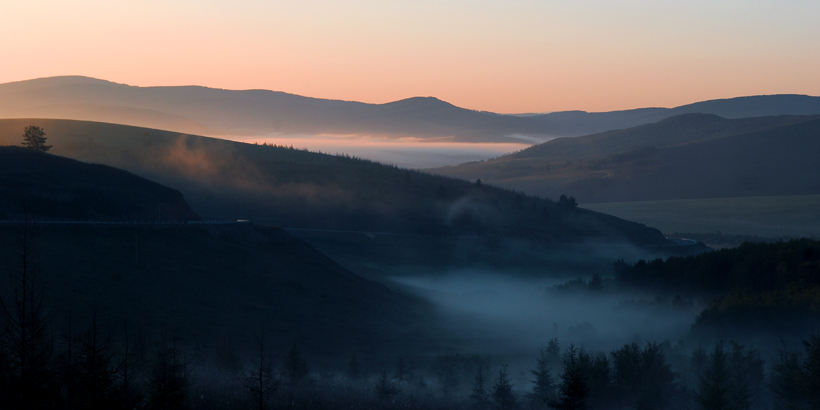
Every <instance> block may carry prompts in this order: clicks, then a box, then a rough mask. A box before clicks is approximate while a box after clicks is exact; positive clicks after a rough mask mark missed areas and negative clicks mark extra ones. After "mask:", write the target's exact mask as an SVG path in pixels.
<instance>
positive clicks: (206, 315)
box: [0, 224, 434, 357]
mask: <svg viewBox="0 0 820 410" xmlns="http://www.w3.org/2000/svg"><path fill="white" fill-rule="evenodd" d="M21 229H22V228H21V226H19V225H3V224H0V245H2V246H0V261H3V263H4V265H3V266H4V269H3V271H2V273H3V274H13V271H14V269H16V267H17V266H18V259H19V257H18V251H19V245H18V242H17V241H16V239H17V238H18V237H19V235H20V230H21ZM34 234H35V236H34V237H35V242H34V244H35V247H36V253H37V255H38V256H37V258H36V259H35V260H34V263H35V265H36V269H37V270H36V271H37V274H38V280H39V281H40V283H42V284H44V285H45V286H46V288H45V291H46V294H45V297H46V302H47V306H48V308H49V312H51V313H52V316H53V320H54V323H55V325H57V326H60V327H62V326H63V325H64V324H65V323H66V320H67V315H68V314H69V311H70V310H69V309H71V310H72V311H73V314H74V320H75V323H80V324H83V323H87V322H86V320H87V319H88V317H89V315H90V314H91V312H92V311H93V309H94V308H97V309H99V312H100V315H101V317H100V321H101V323H105V324H106V326H108V327H109V328H110V329H111V331H114V332H119V331H120V329H123V327H124V326H125V325H126V323H127V324H128V326H129V328H131V329H138V330H139V331H140V332H141V334H142V335H143V337H144V338H145V339H146V342H148V343H150V342H151V341H154V340H157V339H158V338H159V337H161V336H162V335H168V336H170V335H174V336H175V337H177V338H179V339H180V340H181V341H182V342H183V343H184V344H185V345H186V346H189V347H194V346H199V347H198V349H199V350H200V351H201V353H199V354H212V353H214V351H215V350H217V351H218V350H219V349H220V348H222V349H224V348H229V349H236V350H237V352H241V351H242V350H245V349H247V348H252V347H253V343H254V340H255V338H256V337H258V335H259V334H260V332H262V331H263V330H264V331H265V332H266V333H267V334H268V337H269V338H270V339H269V340H271V341H272V342H271V347H272V348H273V349H274V350H275V351H277V354H280V353H282V352H283V351H284V350H285V349H286V348H287V347H288V346H289V344H290V343H291V342H293V341H298V342H299V343H300V345H301V346H302V347H303V349H304V350H306V351H307V352H308V354H309V355H311V356H315V355H321V356H324V357H332V356H337V357H349V355H350V354H352V353H356V354H360V355H364V354H365V353H366V354H379V353H385V352H391V353H393V352H395V351H396V349H402V348H409V346H410V345H413V346H414V348H420V349H422V346H423V345H424V344H425V343H426V341H427V340H429V337H432V336H431V333H432V332H433V330H432V328H430V329H428V331H423V329H422V328H421V327H422V326H434V323H433V322H434V316H433V315H432V312H431V311H430V309H429V307H428V306H427V305H426V304H425V303H422V302H420V301H417V300H415V299H412V298H409V297H405V296H403V295H401V294H397V293H395V292H392V291H390V290H389V289H387V288H386V287H384V286H382V285H379V284H377V283H374V282H370V281H367V280H365V279H362V278H361V277H359V276H356V275H354V274H353V273H351V272H349V271H347V270H345V269H344V268H342V267H340V266H339V265H337V264H336V263H335V262H333V261H332V260H330V259H329V258H328V257H326V256H324V255H323V254H321V253H319V252H318V251H316V250H315V249H314V248H312V247H311V246H309V245H307V244H306V243H304V242H302V241H300V240H298V239H295V238H293V237H291V236H290V235H288V234H287V233H285V232H283V231H281V230H279V229H275V228H264V227H254V226H252V225H249V224H242V225H222V226H188V225H168V226H160V225H154V226H151V225H143V226H140V225H137V226H133V225H132V226H119V227H118V226H52V225H35V227H34ZM408 334H413V335H414V336H415V337H414V338H409V337H407V335H408ZM226 341H231V345H230V346H221V345H222V344H224V343H226ZM331 341H332V342H331ZM220 346H221V347H220Z"/></svg>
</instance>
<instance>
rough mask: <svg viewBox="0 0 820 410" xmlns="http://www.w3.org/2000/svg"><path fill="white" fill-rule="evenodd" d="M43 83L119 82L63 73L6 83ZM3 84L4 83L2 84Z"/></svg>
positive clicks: (52, 84)
mask: <svg viewBox="0 0 820 410" xmlns="http://www.w3.org/2000/svg"><path fill="white" fill-rule="evenodd" d="M26 83H28V84H35V83H36V84H41V85H51V86H54V85H74V84H117V83H114V82H112V81H107V80H101V79H99V78H93V77H86V76H82V75H61V76H54V77H41V78H33V79H30V80H22V81H12V82H9V83H5V84H26ZM0 85H2V84H0Z"/></svg>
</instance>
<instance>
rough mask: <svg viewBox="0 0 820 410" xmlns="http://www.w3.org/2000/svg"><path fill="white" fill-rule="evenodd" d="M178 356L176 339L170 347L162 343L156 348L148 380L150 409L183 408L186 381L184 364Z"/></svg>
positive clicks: (170, 409) (174, 409) (177, 409)
mask: <svg viewBox="0 0 820 410" xmlns="http://www.w3.org/2000/svg"><path fill="white" fill-rule="evenodd" d="M180 356H181V354H180V351H179V349H177V343H176V338H174V340H173V342H172V343H171V344H170V345H169V344H168V343H167V342H163V343H161V344H160V345H159V347H158V348H157V350H156V352H155V358H154V365H153V366H152V368H151V373H150V375H149V378H148V389H149V405H150V408H151V409H157V410H159V409H163V410H180V409H184V408H185V395H186V388H187V380H186V374H185V362H184V361H183V360H181V357H180Z"/></svg>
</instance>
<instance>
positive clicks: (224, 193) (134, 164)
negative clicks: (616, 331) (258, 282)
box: [0, 120, 665, 244]
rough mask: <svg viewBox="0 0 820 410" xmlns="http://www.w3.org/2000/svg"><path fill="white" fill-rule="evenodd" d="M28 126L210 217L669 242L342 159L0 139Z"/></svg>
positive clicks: (82, 138)
mask: <svg viewBox="0 0 820 410" xmlns="http://www.w3.org/2000/svg"><path fill="white" fill-rule="evenodd" d="M29 124H33V125H39V126H42V127H43V128H44V129H45V130H46V133H47V135H48V137H49V143H51V144H53V145H54V148H53V150H52V152H54V153H55V154H60V155H65V156H69V157H73V158H76V159H80V160H83V161H88V162H97V163H104V164H108V165H112V166H117V167H121V168H124V169H127V170H129V171H131V172H134V173H136V174H138V175H142V176H144V177H147V178H149V179H152V180H156V181H158V182H160V183H163V184H167V185H169V186H173V187H176V188H177V189H180V191H182V192H183V194H184V195H185V197H186V198H187V200H188V201H189V202H190V204H191V205H192V207H193V209H194V210H196V211H197V212H198V213H200V214H201V215H203V216H204V217H206V218H234V219H235V218H247V219H252V220H254V221H256V222H259V223H269V224H275V225H278V226H283V227H287V228H314V229H333V230H349V231H365V232H367V231H370V232H374V231H375V232H395V233H406V234H416V235H509V236H518V237H527V238H532V239H539V240H545V241H562V242H564V241H587V240H597V241H622V240H626V241H630V242H632V243H637V244H657V243H664V242H665V239H664V238H663V236H662V235H661V234H660V233H659V232H658V231H657V230H655V229H651V228H647V227H645V226H644V225H640V224H635V223H631V222H627V221H624V220H621V219H617V218H614V217H610V216H607V215H603V214H599V213H596V212H592V211H587V210H582V209H578V208H573V207H571V206H565V205H562V204H558V203H556V202H552V201H549V200H544V199H539V198H534V197H527V196H524V195H520V194H516V193H515V192H511V191H506V190H502V189H498V188H494V187H489V186H486V185H480V184H476V183H473V182H466V181H460V180H454V179H449V178H444V177H439V176H434V175H428V174H424V173H419V172H413V171H408V170H403V169H399V168H395V167H390V166H384V165H380V164H377V163H373V162H370V161H364V160H358V159H353V158H348V157H343V156H332V155H325V154H319V153H312V152H307V151H300V150H293V149H287V148H279V147H272V146H258V145H250V144H242V143H236V142H230V141H225V140H218V139H213V138H205V137H197V136H191V135H183V134H176V133H170V132H165V131H157V130H151V129H145V128H135V127H128V126H120V125H112V124H103V123H90V122H80V121H64V120H3V121H0V141H2V143H5V144H11V143H15V142H16V141H17V140H19V135H20V133H21V130H22V128H23V127H24V126H25V125H29Z"/></svg>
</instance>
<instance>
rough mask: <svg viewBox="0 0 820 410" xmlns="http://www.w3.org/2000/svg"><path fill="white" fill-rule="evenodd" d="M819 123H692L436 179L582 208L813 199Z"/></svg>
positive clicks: (560, 145)
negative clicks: (574, 202) (571, 201)
mask: <svg viewBox="0 0 820 410" xmlns="http://www.w3.org/2000/svg"><path fill="white" fill-rule="evenodd" d="M818 135H820V118H818V117H816V116H814V117H798V116H781V117H763V118H747V119H736V120H729V119H724V118H720V117H716V116H712V115H696V114H689V115H683V116H678V117H673V118H669V119H666V120H664V121H661V122H658V123H656V124H650V125H644V126H641V127H636V128H632V129H628V130H621V131H612V132H607V133H603V134H597V135H591V136H585V137H578V138H562V139H558V140H553V141H550V142H547V143H544V144H541V145H538V146H535V147H532V148H529V149H527V150H524V151H521V152H519V153H515V154H511V155H507V156H504V157H500V158H497V159H494V160H490V161H484V162H478V163H470V164H463V165H460V166H456V167H445V168H439V169H436V170H434V172H436V173H440V174H444V175H448V176H453V177H460V178H465V179H472V178H482V179H485V180H487V181H490V182H491V183H494V184H498V185H500V186H504V187H508V188H512V189H517V190H521V191H524V192H527V193H531V194H540V195H546V196H552V197H554V196H557V195H559V194H562V193H566V194H568V195H574V196H575V197H576V198H578V199H579V200H580V201H583V202H619V201H643V200H664V199H694V198H721V197H750V196H770V195H809V194H817V193H820V180H818V178H817V177H816V175H820V168H818V166H820V165H818V163H817V162H816V161H815V160H814V159H813V158H814V157H815V156H816V153H817V152H820V151H819V150H820V146H818V144H820V138H819V137H818Z"/></svg>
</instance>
